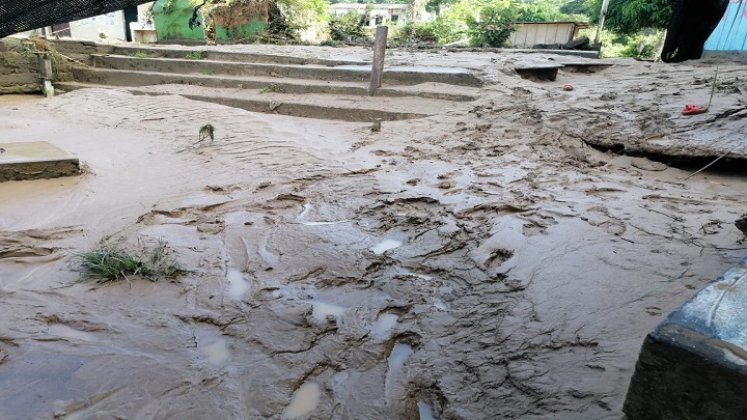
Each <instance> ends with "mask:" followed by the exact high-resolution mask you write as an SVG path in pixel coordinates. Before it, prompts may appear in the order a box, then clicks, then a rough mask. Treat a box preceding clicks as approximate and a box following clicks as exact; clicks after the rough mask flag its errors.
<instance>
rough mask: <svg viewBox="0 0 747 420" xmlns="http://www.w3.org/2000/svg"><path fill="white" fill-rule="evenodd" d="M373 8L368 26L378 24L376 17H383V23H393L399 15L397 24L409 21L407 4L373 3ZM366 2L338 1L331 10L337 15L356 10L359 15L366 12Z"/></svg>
mask: <svg viewBox="0 0 747 420" xmlns="http://www.w3.org/2000/svg"><path fill="white" fill-rule="evenodd" d="M371 6H372V9H371V11H370V13H369V16H370V17H371V20H370V21H369V22H368V26H376V18H377V17H380V18H382V22H383V23H389V24H391V23H392V21H393V18H394V17H395V16H396V17H397V22H396V24H397V25H401V24H405V23H407V10H408V5H407V4H372V5H371ZM366 7H367V5H366V4H360V3H337V4H333V5H331V6H330V12H331V13H332V14H333V15H335V16H340V15H344V14H347V13H349V12H351V11H355V12H356V13H358V15H359V16H360V15H363V13H365V12H366Z"/></svg>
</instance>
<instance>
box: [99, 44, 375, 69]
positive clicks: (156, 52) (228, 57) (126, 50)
mask: <svg viewBox="0 0 747 420" xmlns="http://www.w3.org/2000/svg"><path fill="white" fill-rule="evenodd" d="M199 52H200V53H202V54H206V55H207V59H208V60H215V61H232V62H237V63H264V64H320V65H323V66H344V65H348V64H353V65H354V64H365V63H362V62H357V61H345V60H323V59H318V58H302V57H291V56H282V55H270V54H252V53H234V52H219V51H199ZM111 54H116V55H127V56H135V54H146V55H149V56H152V57H153V58H180V59H188V58H189V57H188V55H189V54H194V50H168V49H161V48H158V49H155V48H133V47H119V46H117V47H114V48H113V49H112V52H111Z"/></svg>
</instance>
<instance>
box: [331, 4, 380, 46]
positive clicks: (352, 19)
mask: <svg viewBox="0 0 747 420" xmlns="http://www.w3.org/2000/svg"><path fill="white" fill-rule="evenodd" d="M367 22H368V11H366V13H364V14H363V15H362V16H358V13H356V12H355V11H350V12H348V13H346V14H344V15H340V16H330V18H329V23H328V26H329V36H330V38H331V39H332V41H337V42H343V43H348V44H357V43H362V42H366V41H368V40H369V39H370V35H369V33H368V30H367V29H366V24H367Z"/></svg>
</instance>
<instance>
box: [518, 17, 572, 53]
mask: <svg viewBox="0 0 747 420" xmlns="http://www.w3.org/2000/svg"><path fill="white" fill-rule="evenodd" d="M575 32H576V24H575V23H572V22H558V23H521V24H519V29H518V30H516V32H514V33H512V34H511V37H510V38H509V44H510V45H511V46H512V47H514V48H532V47H533V46H535V45H537V44H565V43H567V42H569V41H571V40H572V39H573V36H574V35H575Z"/></svg>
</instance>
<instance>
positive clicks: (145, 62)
mask: <svg viewBox="0 0 747 420" xmlns="http://www.w3.org/2000/svg"><path fill="white" fill-rule="evenodd" d="M93 65H94V66H95V67H103V68H112V69H118V70H140V71H153V72H166V73H192V74H205V75H221V74H222V75H228V76H261V77H278V78H280V77H286V78H291V79H311V80H322V81H341V82H367V81H368V80H369V72H368V71H366V70H358V69H339V68H324V67H322V68H319V67H317V68H314V67H283V66H274V65H269V64H246V63H229V62H212V61H204V60H163V59H148V58H134V57H114V56H95V57H93ZM384 79H385V81H386V82H387V83H389V84H395V85H417V84H420V83H427V82H437V83H448V84H453V85H462V86H479V85H480V83H481V82H480V80H479V79H477V78H476V77H474V76H472V75H470V74H468V73H435V72H434V73H420V72H407V71H393V72H385V73H384Z"/></svg>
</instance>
